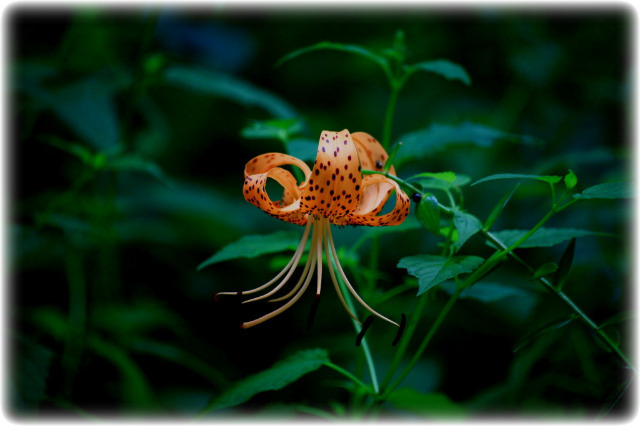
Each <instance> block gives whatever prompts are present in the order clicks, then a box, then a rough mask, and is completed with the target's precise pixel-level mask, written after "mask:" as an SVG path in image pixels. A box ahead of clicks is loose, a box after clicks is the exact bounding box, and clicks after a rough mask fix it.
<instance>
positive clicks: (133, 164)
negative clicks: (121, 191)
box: [106, 155, 174, 188]
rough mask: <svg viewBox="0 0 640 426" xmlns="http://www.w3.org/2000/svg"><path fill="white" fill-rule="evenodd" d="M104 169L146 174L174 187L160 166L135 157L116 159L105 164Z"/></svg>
mask: <svg viewBox="0 0 640 426" xmlns="http://www.w3.org/2000/svg"><path fill="white" fill-rule="evenodd" d="M106 168H107V169H110V170H120V171H128V172H140V173H146V174H148V175H150V176H153V177H154V178H156V179H158V180H159V181H160V182H162V183H164V184H165V185H167V186H168V187H170V188H172V187H173V186H174V185H173V183H172V182H171V181H170V179H169V178H168V177H167V175H166V174H165V173H164V171H163V170H162V168H161V167H160V166H158V165H157V164H156V163H154V162H153V161H150V160H146V159H144V158H141V157H139V156H137V155H126V156H122V157H116V158H114V159H113V160H109V161H108V162H107V163H106Z"/></svg>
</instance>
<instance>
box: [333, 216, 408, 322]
mask: <svg viewBox="0 0 640 426" xmlns="http://www.w3.org/2000/svg"><path fill="white" fill-rule="evenodd" d="M327 225H328V224H327ZM328 238H329V244H330V245H331V250H332V252H333V253H332V254H333V258H334V260H335V262H336V266H337V267H338V272H340V277H341V278H342V280H343V281H344V283H345V284H346V286H347V288H348V289H349V291H350V292H351V294H353V297H355V298H356V299H357V300H358V302H360V304H361V305H362V306H364V307H365V308H366V309H367V310H368V311H369V312H371V313H372V314H374V315H376V316H377V317H379V318H382V319H383V320H385V321H387V322H390V323H391V324H393V325H395V326H396V327H398V328H399V327H400V326H399V325H398V324H397V323H396V322H395V321H392V320H390V319H389V318H387V317H385V316H383V315H380V314H379V313H377V312H376V311H374V310H373V309H372V308H371V307H369V305H367V304H366V303H365V301H364V300H362V298H361V297H360V296H359V295H358V293H356V291H355V289H354V288H353V287H352V286H351V283H350V282H349V280H348V279H347V277H346V275H345V273H344V271H343V270H342V265H340V262H339V260H338V255H337V253H336V247H335V245H334V243H333V236H332V235H331V232H328Z"/></svg>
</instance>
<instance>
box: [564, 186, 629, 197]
mask: <svg viewBox="0 0 640 426" xmlns="http://www.w3.org/2000/svg"><path fill="white" fill-rule="evenodd" d="M573 197H574V198H580V199H583V200H588V199H593V198H632V197H633V194H632V191H631V186H630V185H629V184H628V183H627V182H611V183H601V184H600V185H595V186H592V187H589V188H587V189H585V190H584V191H582V193H581V194H574V195H573Z"/></svg>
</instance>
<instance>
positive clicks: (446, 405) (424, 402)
mask: <svg viewBox="0 0 640 426" xmlns="http://www.w3.org/2000/svg"><path fill="white" fill-rule="evenodd" d="M387 401H388V402H389V403H390V404H391V405H393V406H394V407H395V408H398V409H400V410H406V411H409V412H411V413H414V414H419V415H421V416H426V417H436V418H442V417H456V418H460V417H463V416H465V415H466V411H465V409H464V408H463V407H462V406H461V405H459V404H456V403H455V402H453V401H451V400H450V399H449V398H448V397H447V396H446V395H445V394H443V393H437V392H432V393H420V392H418V391H416V390H413V389H411V388H400V389H398V390H396V391H394V392H393V393H392V394H391V395H389V398H388V399H387Z"/></svg>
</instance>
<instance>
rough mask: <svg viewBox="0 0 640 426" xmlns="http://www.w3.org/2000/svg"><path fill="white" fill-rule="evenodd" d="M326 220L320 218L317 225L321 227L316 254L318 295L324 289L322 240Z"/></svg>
mask: <svg viewBox="0 0 640 426" xmlns="http://www.w3.org/2000/svg"><path fill="white" fill-rule="evenodd" d="M324 222H325V220H324V219H322V218H320V219H318V223H317V225H316V226H317V227H318V228H319V231H318V239H317V241H316V252H317V253H316V255H317V257H318V258H317V260H316V264H317V265H318V273H317V275H318V285H317V288H316V296H320V290H321V289H322V240H323V239H324Z"/></svg>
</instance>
